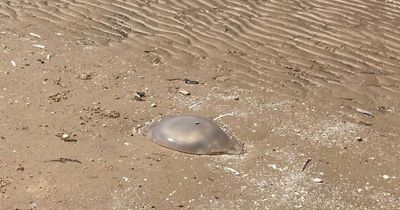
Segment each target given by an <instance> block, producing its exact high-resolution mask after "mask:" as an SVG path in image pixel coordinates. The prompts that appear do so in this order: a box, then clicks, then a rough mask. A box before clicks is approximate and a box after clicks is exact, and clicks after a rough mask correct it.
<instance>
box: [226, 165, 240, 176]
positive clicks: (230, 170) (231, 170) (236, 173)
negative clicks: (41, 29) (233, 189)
mask: <svg viewBox="0 0 400 210" xmlns="http://www.w3.org/2000/svg"><path fill="white" fill-rule="evenodd" d="M224 170H225V171H227V172H230V173H233V174H234V175H236V176H239V175H240V172H239V171H237V170H235V169H233V168H229V167H226V166H225V167H224Z"/></svg>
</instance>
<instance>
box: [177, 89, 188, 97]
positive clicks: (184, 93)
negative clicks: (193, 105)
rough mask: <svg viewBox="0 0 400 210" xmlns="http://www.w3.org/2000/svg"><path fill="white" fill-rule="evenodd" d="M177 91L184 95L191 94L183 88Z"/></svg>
mask: <svg viewBox="0 0 400 210" xmlns="http://www.w3.org/2000/svg"><path fill="white" fill-rule="evenodd" d="M178 92H179V93H180V94H182V95H184V96H189V95H191V94H190V93H189V92H188V91H186V90H183V89H180V90H179V91H178Z"/></svg>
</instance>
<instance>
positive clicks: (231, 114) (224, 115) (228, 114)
mask: <svg viewBox="0 0 400 210" xmlns="http://www.w3.org/2000/svg"><path fill="white" fill-rule="evenodd" d="M234 114H235V112H231V113H227V114H221V115H219V116H218V117H216V118H214V119H213V120H214V121H216V120H219V119H221V118H223V117H226V116H234Z"/></svg>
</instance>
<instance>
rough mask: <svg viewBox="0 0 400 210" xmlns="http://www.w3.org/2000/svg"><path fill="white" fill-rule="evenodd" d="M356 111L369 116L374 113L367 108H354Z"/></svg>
mask: <svg viewBox="0 0 400 210" xmlns="http://www.w3.org/2000/svg"><path fill="white" fill-rule="evenodd" d="M356 111H357V112H359V113H361V114H365V115H368V116H370V117H374V114H373V113H372V112H369V111H367V110H364V109H360V108H356Z"/></svg>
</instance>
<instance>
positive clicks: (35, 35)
mask: <svg viewBox="0 0 400 210" xmlns="http://www.w3.org/2000/svg"><path fill="white" fill-rule="evenodd" d="M29 35H31V36H33V37H36V38H39V39H40V38H41V36H40V35H39V34H35V33H32V32H31V33H29Z"/></svg>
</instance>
